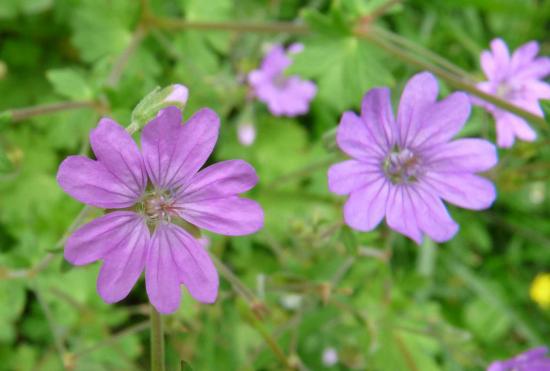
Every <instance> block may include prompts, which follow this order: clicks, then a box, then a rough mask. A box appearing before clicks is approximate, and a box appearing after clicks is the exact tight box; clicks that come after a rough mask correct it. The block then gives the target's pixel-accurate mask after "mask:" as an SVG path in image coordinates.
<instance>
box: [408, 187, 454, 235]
mask: <svg viewBox="0 0 550 371" xmlns="http://www.w3.org/2000/svg"><path fill="white" fill-rule="evenodd" d="M410 190H411V191H412V192H414V193H416V197H415V202H416V203H417V204H416V206H417V210H418V213H417V217H418V225H419V227H420V229H421V230H422V231H423V232H424V233H426V234H427V235H428V236H429V237H430V238H431V239H432V240H433V241H435V242H445V241H448V240H450V239H451V238H452V237H453V236H454V235H455V234H456V232H458V224H456V222H455V221H454V220H453V219H452V218H451V216H450V215H449V213H448V212H447V208H446V207H445V205H443V202H441V200H440V199H439V197H437V196H435V195H434V194H433V192H432V190H431V189H426V187H421V186H416V187H411V188H410ZM413 197H414V196H413Z"/></svg>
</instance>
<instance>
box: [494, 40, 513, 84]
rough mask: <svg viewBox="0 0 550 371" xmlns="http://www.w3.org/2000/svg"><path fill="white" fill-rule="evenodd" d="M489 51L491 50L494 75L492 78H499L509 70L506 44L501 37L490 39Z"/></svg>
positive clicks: (508, 54)
mask: <svg viewBox="0 0 550 371" xmlns="http://www.w3.org/2000/svg"><path fill="white" fill-rule="evenodd" d="M491 51H492V52H493V61H494V66H495V67H494V68H495V73H496V76H494V79H497V80H499V79H501V78H502V77H503V76H506V75H507V74H508V73H509V71H510V53H509V52H508V46H506V43H505V42H504V41H503V40H502V39H498V38H497V39H494V40H493V41H491Z"/></svg>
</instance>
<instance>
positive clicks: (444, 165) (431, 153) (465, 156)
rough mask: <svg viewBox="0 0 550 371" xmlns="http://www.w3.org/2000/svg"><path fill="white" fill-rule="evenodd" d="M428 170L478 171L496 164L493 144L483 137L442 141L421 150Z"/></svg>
mask: <svg viewBox="0 0 550 371" xmlns="http://www.w3.org/2000/svg"><path fill="white" fill-rule="evenodd" d="M423 155H424V157H425V158H427V159H428V160H427V162H426V164H425V166H426V167H427V168H429V169H430V171H435V172H444V173H460V172H466V173H478V172H482V171H487V170H489V169H490V168H492V167H493V166H495V165H496V163H497V161H498V159H497V151H496V148H495V146H494V145H493V144H492V143H490V142H488V141H486V140H483V139H477V138H466V139H457V140H455V141H452V142H449V143H443V144H440V145H437V146H434V147H431V148H430V149H429V150H426V151H424V152H423Z"/></svg>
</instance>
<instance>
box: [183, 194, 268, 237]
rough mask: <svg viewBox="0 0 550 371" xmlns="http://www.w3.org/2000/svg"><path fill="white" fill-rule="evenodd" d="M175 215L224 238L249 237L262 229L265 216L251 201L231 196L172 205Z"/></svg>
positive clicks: (257, 205) (256, 204) (255, 203)
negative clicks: (248, 235) (247, 235)
mask: <svg viewBox="0 0 550 371" xmlns="http://www.w3.org/2000/svg"><path fill="white" fill-rule="evenodd" d="M174 208H175V209H176V212H177V213H178V215H179V216H180V217H181V218H183V219H185V220H186V221H188V222H189V223H191V224H194V225H196V226H197V227H199V228H203V229H206V230H209V231H211V232H214V233H219V234H223V235H227V236H241V235H246V234H251V233H254V232H257V231H258V230H260V229H262V227H263V224H264V213H263V210H262V208H261V207H260V205H259V204H258V203H257V202H255V201H252V200H249V199H246V198H240V197H238V196H231V197H225V198H216V199H212V200H201V201H195V202H184V201H180V202H178V203H177V204H176V205H174Z"/></svg>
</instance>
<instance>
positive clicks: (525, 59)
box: [510, 41, 539, 73]
mask: <svg viewBox="0 0 550 371" xmlns="http://www.w3.org/2000/svg"><path fill="white" fill-rule="evenodd" d="M538 53H539V43H538V42H536V41H531V42H528V43H526V44H523V45H522V46H520V47H519V48H517V49H516V50H515V51H514V53H513V54H512V60H511V62H510V63H511V70H512V73H517V72H519V70H520V68H522V67H524V66H526V65H527V64H529V63H531V62H532V61H533V59H535V57H536V56H537V54H538Z"/></svg>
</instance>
